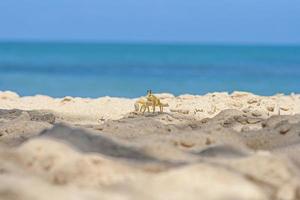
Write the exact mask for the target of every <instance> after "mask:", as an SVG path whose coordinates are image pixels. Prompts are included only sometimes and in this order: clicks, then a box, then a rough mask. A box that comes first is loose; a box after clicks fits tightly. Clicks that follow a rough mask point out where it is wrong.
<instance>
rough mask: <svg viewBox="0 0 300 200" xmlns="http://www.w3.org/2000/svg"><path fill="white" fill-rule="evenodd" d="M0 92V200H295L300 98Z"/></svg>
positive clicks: (298, 194) (299, 185) (299, 192)
mask: <svg viewBox="0 0 300 200" xmlns="http://www.w3.org/2000/svg"><path fill="white" fill-rule="evenodd" d="M157 96H159V97H160V98H161V101H162V102H163V103H168V104H169V105H170V106H169V107H168V108H166V112H165V113H145V114H144V115H142V114H139V113H135V112H133V110H134V107H133V104H134V102H135V101H136V99H125V98H111V97H102V98H98V99H87V98H72V97H65V98H60V99H58V98H56V99H55V98H51V97H47V96H33V97H19V96H18V95H17V94H15V93H13V92H0V199H1V200H2V199H8V200H35V199H36V200H48V199H49V200H50V199H58V200H60V199H61V200H65V199H67V200H68V199H72V200H73V199H120V200H125V199H126V200H127V199H206V200H217V199H221V200H232V199H238V200H256V199H257V200H263V199H270V200H271V199H272V200H273V199H278V200H279V199H284V200H285V199H286V200H292V199H295V200H296V199H300V176H299V172H300V171H299V169H300V157H299V153H300V95H295V94H291V95H288V96H285V95H276V96H271V97H262V96H257V95H254V94H251V93H245V92H234V93H232V94H227V93H211V94H207V95H205V96H193V95H181V96H178V97H174V96H173V95H171V94H158V95H157Z"/></svg>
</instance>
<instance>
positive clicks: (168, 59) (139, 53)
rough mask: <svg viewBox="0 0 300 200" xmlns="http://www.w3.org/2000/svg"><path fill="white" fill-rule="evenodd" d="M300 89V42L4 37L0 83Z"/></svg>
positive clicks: (86, 89) (119, 91) (77, 90)
mask: <svg viewBox="0 0 300 200" xmlns="http://www.w3.org/2000/svg"><path fill="white" fill-rule="evenodd" d="M147 89H152V90H153V91H154V92H170V93H173V94H175V95H179V94H183V93H191V94H204V93H207V92H214V91H228V92H231V91H234V90H243V91H249V92H254V93H257V94H260V95H272V94H275V93H286V94H288V93H291V92H295V93H300V46H242V45H175V44H174V45H171V44H170V45H154V44H93V43H29V42H27V43H11V42H6V43H4V42H2V43H0V90H12V91H16V92H18V93H19V94H21V95H34V94H46V95H50V96H56V97H61V96H66V95H70V96H84V97H98V96H106V95H108V96H124V97H137V96H141V95H144V94H145V92H146V90H147Z"/></svg>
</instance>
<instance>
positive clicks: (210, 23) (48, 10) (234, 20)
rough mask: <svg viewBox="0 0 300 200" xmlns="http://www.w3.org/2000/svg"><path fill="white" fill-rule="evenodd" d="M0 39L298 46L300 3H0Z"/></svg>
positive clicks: (209, 0)
mask: <svg viewBox="0 0 300 200" xmlns="http://www.w3.org/2000/svg"><path fill="white" fill-rule="evenodd" d="M0 40H2V41H3V40H4V41H5V40H62V41H100V42H101V41H102V42H192V43H193V42H197V43H251V44H257V43H262V44H300V0H1V1H0Z"/></svg>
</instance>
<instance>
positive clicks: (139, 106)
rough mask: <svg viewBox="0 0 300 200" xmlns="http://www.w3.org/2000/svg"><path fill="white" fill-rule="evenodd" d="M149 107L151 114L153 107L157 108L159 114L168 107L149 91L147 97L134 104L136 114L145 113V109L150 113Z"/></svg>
mask: <svg viewBox="0 0 300 200" xmlns="http://www.w3.org/2000/svg"><path fill="white" fill-rule="evenodd" d="M150 106H152V111H153V113H154V112H155V107H156V106H158V107H159V110H160V112H163V108H164V107H168V106H169V105H168V104H164V103H162V102H161V101H160V99H159V98H158V97H156V96H154V95H153V94H152V91H151V90H148V91H147V96H146V97H144V98H140V99H139V100H137V101H136V102H135V104H134V107H135V111H136V112H138V111H139V112H142V113H145V111H146V109H147V111H148V112H150Z"/></svg>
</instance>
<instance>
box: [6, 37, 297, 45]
mask: <svg viewBox="0 0 300 200" xmlns="http://www.w3.org/2000/svg"><path fill="white" fill-rule="evenodd" d="M0 43H2V44H3V43H40V44H43V43H45V44H46V43H53V44H55V43H61V44H112V45H178V46H181V45H190V46H193V45H195V46H199V45H202V46H289V47H293V46H296V47H297V46H300V43H270V42H266V43H262V42H211V41H209V42H203V41H202V42H201V41H194V42H193V41H152V40H144V41H137V40H132V41H125V40H65V39H57V40H54V39H47V40H45V39H0Z"/></svg>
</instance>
